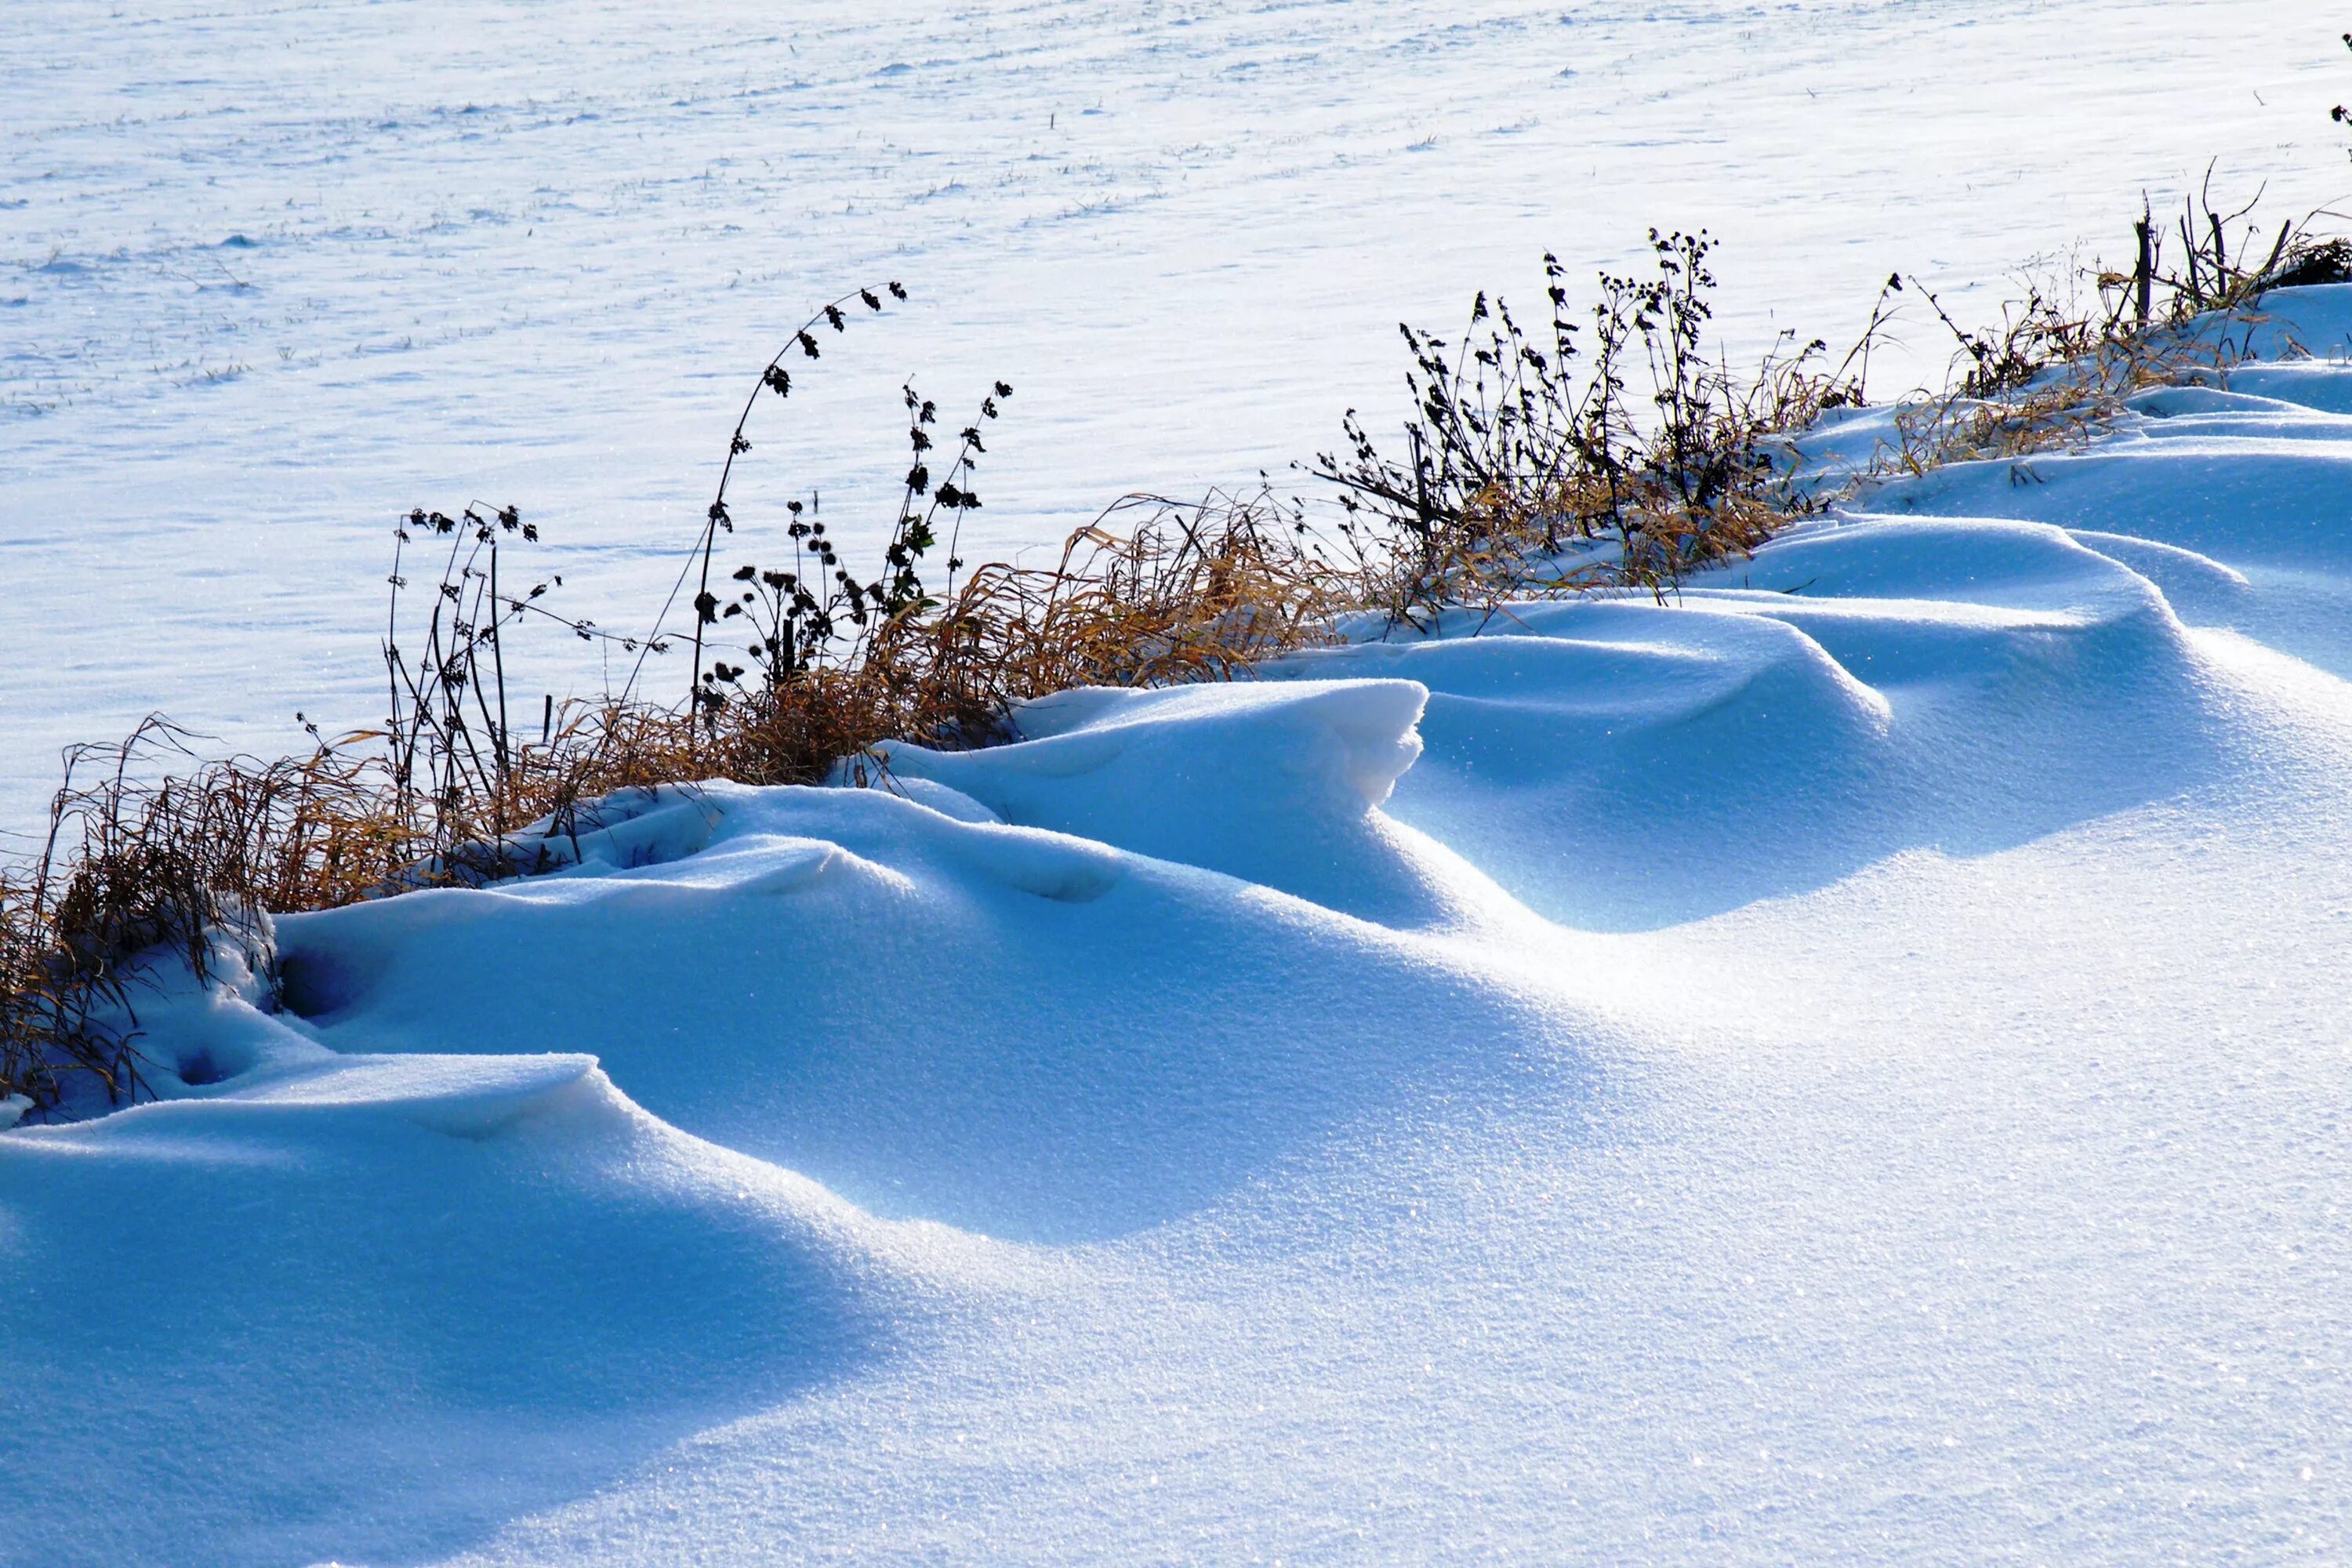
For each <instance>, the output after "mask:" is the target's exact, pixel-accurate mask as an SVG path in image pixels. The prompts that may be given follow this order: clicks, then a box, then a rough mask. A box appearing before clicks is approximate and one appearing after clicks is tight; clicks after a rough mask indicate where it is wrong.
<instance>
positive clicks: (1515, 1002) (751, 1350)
mask: <svg viewBox="0 0 2352 1568" xmlns="http://www.w3.org/2000/svg"><path fill="white" fill-rule="evenodd" d="M2274 304H2275V306H2276V311H2277V316H2278V319H2279V321H2281V322H2282V323H2284V325H2286V326H2294V325H2298V324H2299V325H2300V326H2302V327H2303V328H2305V329H2306V330H2307V331H2309V332H2311V333H2312V334H2313V335H2321V334H2324V333H2325V332H2326V331H2328V330H2331V329H2330V328H2329V327H2328V323H2329V322H2330V321H2333V320H2334V315H2333V314H2332V312H2336V311H2339V310H2341V309H2342V308H2343V306H2342V302H2341V300H2340V298H2339V297H2338V296H2337V295H2336V294H2332V293H2326V292H2315V294H2313V295H2312V296H2310V297H2308V298H2305V299H2286V298H2283V299H2281V300H2276V301H2274ZM2347 384H2352V369H2347V368H2346V366H2344V365H2343V364H2340V363H2317V362H2305V363H2295V364H2287V365H2280V366H2275V367H2263V368H2259V369H2252V370H2248V371H2245V372H2242V373H2235V374H2231V376H2230V377H2228V378H2227V380H2226V382H2223V381H2217V382H2216V383H2215V384H2213V385H2211V386H2208V387H2203V388H2190V389H2181V390H2178V391H2173V392H2168V393H2165V394H2163V395H2155V396H2150V397H2147V398H2143V399H2141V400H2140V401H2139V405H2138V406H2137V409H2136V411H2135V412H2133V413H2132V414H2131V415H2130V416H2128V417H2127V418H2126V420H2125V421H2124V424H2123V426H2122V427H2121V428H2120V429H2119V430H2118V431H2117V432H2116V434H2115V435H2114V436H2112V437H2109V438H2107V439H2105V440H2104V441H2103V442H2101V443H2100V444H2099V445H2098V446H2097V447H2095V448H2094V449H2092V450H2088V451H2085V452H2082V453H2079V454H2063V453H2061V454H2048V455H2042V456H2036V457H2034V458H2030V459H2025V460H2022V461H2021V462H2017V463H2000V464H1985V465H1974V466H1967V467H1961V468H1953V469H1949V470H1946V471H1943V472H1939V473H1937V474H1935V475H1932V476H1929V477H1928V478H1927V479H1923V480H1919V481H1916V482H1907V483H1904V484H1898V485H1891V486H1888V487H1885V488H1883V489H1879V490H1876V491H1874V492H1873V493H1872V494H1871V495H1870V496H1869V497H1868V498H1867V500H1866V510H1854V511H1853V512H1850V513H1846V514H1843V515H1841V516H1839V517H1837V518H1835V519H1833V520H1831V521H1826V522H1823V523H1821V524H1816V525H1808V526H1806V527H1804V528H1801V529H1798V530H1793V531H1790V533H1789V534H1787V535H1785V536H1784V537H1783V538H1782V539H1780V541H1778V542H1774V543H1773V544H1771V545H1769V546H1768V547H1767V548H1765V549H1763V550H1761V551H1759V552H1758V553H1757V555H1756V557H1755V559H1754V560H1753V561H1752V562H1749V563H1744V564H1742V565H1739V566H1737V567H1734V568H1731V569H1728V570H1725V571H1720V572H1717V573H1712V574H1707V575H1706V577H1704V578H1702V579H1700V580H1696V581H1694V582H1693V583H1691V584H1688V585H1687V587H1686V589H1685V592H1684V593H1683V594H1682V595H1679V596H1677V597H1675V598H1671V599H1669V600H1668V601H1667V602H1665V603H1663V604H1662V603H1655V602H1648V601H1641V600H1631V599H1619V600H1606V601H1597V600H1586V601H1579V602H1574V603H1559V604H1528V605H1512V606H1507V608H1506V609H1505V610H1504V611H1503V612H1501V613H1500V614H1498V615H1496V616H1494V617H1493V618H1491V619H1489V620H1486V621H1484V622H1483V623H1477V622H1472V621H1470V620H1468V619H1467V618H1464V619H1458V620H1456V621H1454V622H1450V623H1449V624H1447V625H1445V626H1442V627H1441V628H1439V634H1438V635H1436V636H1433V637H1417V638H1412V639H1406V640H1397V641H1393V642H1388V643H1374V644H1365V645H1360V646H1352V647H1340V648H1334V649H1328V650H1324V651H1321V652H1318V653H1315V654H1311V655H1307V656H1301V657H1299V658H1296V659H1293V660H1290V661H1287V662H1286V663H1285V664H1283V665H1281V666H1278V667H1276V668H1272V669H1269V670H1266V671H1265V672H1264V674H1265V677H1266V678H1265V679H1261V680H1256V681H1251V682H1242V683H1235V684H1234V685H1232V686H1228V687H1221V688H1214V689H1210V688H1200V689H1186V690H1181V691H1160V692H1097V691H1089V692H1076V693H1070V694H1066V695H1065V696H1063V697H1060V698H1057V699H1055V700H1050V701H1047V702H1044V703H1039V704H1035V705H1033V706H1032V707H1030V708H1029V709H1027V710H1024V712H1023V713H1022V714H1020V715H1019V721H1020V723H1021V726H1022V729H1023V732H1024V736H1025V739H1024V740H1023V741H1022V742H1019V743H1018V744H1014V745H1010V746H1006V747H1004V748H1002V749H1000V750H996V751H992V752H982V753H971V754H945V753H934V752H925V751H921V750H919V749H916V748H911V747H901V748H898V749H897V750H896V751H895V752H894V753H893V756H892V773H893V775H894V777H895V778H896V779H897V781H898V791H899V793H898V794H893V793H889V792H887V791H881V790H866V791H854V790H839V789H776V790H754V789H746V788H740V787H736V786H731V785H726V784H709V785H705V786H702V787H700V788H698V789H669V790H662V791H653V792H646V793H645V794H643V795H638V796H635V797H633V798H632V799H631V800H629V801H628V802H626V803H625V809H624V810H622V811H620V812H618V813H616V814H615V815H614V817H613V818H612V819H611V820H610V821H609V822H608V823H607V824H606V825H605V826H604V827H603V828H601V829H600V830H599V831H598V832H597V833H595V834H593V835H591V836H588V837H586V838H585V839H584V840H583V846H582V854H581V857H580V861H579V863H578V864H577V865H574V866H571V867H568V868H564V869H562V870H560V871H557V872H555V873H552V874H550V875H547V876H544V877H539V878H534V879H529V880H524V881H520V882H515V883H510V884H507V885H503V886H500V887H497V888H492V889H480V890H447V891H433V892H425V893H419V894H415V895H411V896H407V897H404V898H401V899H397V900H390V901H386V902H383V903H378V904H374V905H369V906H362V907H357V908H352V909H348V910H337V911H333V912H331V913H325V914H316V915H308V916H301V917H297V918H290V919H287V920H285V921H281V922H280V927H279V934H278V940H279V949H280V952H279V956H280V967H281V972H282V980H283V987H282V995H283V1001H284V1007H285V1010H284V1011H283V1012H281V1013H277V1014H270V1013H268V1012H265V1011H263V1010H262V1005H263V1004H264V1003H265V1002H266V1000H267V995H268V992H267V988H266V987H263V986H261V985H259V984H247V985H245V986H243V987H242V988H231V989H227V990H224V991H219V992H215V993H213V994H202V995H198V994H186V993H181V994H173V995H171V996H167V997H163V998H159V999H157V1000H156V1001H155V1003H154V1004H153V1005H152V1007H151V1008H149V1010H148V1011H147V1012H146V1013H145V1014H143V1015H142V1018H143V1021H144V1022H145V1023H146V1024H147V1026H148V1028H149V1043H150V1046H151V1048H152V1051H153V1052H154V1054H155V1055H156V1057H157V1059H158V1060H159V1061H162V1062H167V1063H169V1064H171V1065H172V1067H173V1072H172V1074H170V1075H169V1077H168V1081H167V1082H166V1083H165V1087H166V1088H167V1089H169V1090H170V1092H171V1094H172V1095H173V1098H172V1099H170V1100H167V1101H166V1102H163V1103H159V1104H152V1105H146V1106H142V1107H141V1108H139V1109H137V1110H131V1111H128V1112H124V1113H121V1114H120V1115H117V1116H113V1117H110V1118H108V1119H105V1120H103V1121H96V1122H92V1123H89V1124H85V1125H79V1126H73V1127H63V1128H34V1129H20V1130H16V1131H7V1132H5V1133H0V1260H5V1261H0V1357H5V1363H6V1364H7V1365H8V1366H9V1367H10V1368H11V1370H12V1372H13V1373H16V1377H17V1382H18V1386H19V1389H20V1394H19V1397H18V1399H17V1401H16V1405H15V1407H14V1410H13V1415H14V1419H13V1420H12V1422H11V1423H10V1425H9V1428H8V1429H7V1430H6V1431H5V1432H0V1459H5V1463H6V1464H7V1466H8V1467H9V1470H10V1473H11V1474H14V1475H16V1476H18V1477H20V1478H22V1479H23V1487H24V1494H25V1496H26V1497H27V1498H28V1499H32V1500H36V1505H37V1506H33V1507H31V1508H29V1509H28V1510H27V1511H26V1517H25V1518H21V1519H20V1520H19V1521H18V1522H17V1524H16V1531H17V1533H16V1535H15V1536H14V1537H12V1538H11V1541H10V1542H9V1543H8V1546H7V1547H6V1548H0V1551H6V1552H18V1553H20V1554H22V1555H23V1556H24V1559H25V1560H26V1561H42V1562H51V1561H57V1562H71V1561H89V1562H108V1563H122V1562H140V1561H152V1562H167V1561H168V1562H187V1561H203V1562H250V1561H299V1560H304V1559H306V1558H316V1557H324V1556H328V1555H333V1556H336V1557H340V1558H342V1559H345V1560H369V1561H403V1562H415V1561H438V1560H465V1561H474V1562H503V1563H525V1562H530V1563H554V1562H562V1563H582V1562H615V1563H618V1562H632V1563H636V1562H671V1561H677V1562H684V1561H713V1560H718V1561H728V1562H758V1561H778V1562H812V1561H841V1560H865V1561H929V1562H979V1561H991V1562H1018V1563H1046V1562H1058V1563H1079V1562H1132V1561H1250V1560H1271V1559H1275V1558H1277V1557H1278V1558H1280V1559H1282V1560H1284V1561H1307V1562H1361V1561H1377V1562H1413V1561H1433V1562H1434V1561H1445V1562H1454V1561H1463V1560H1465V1559H1468V1560H1485V1561H1508V1562H1528V1563H1536V1562H1546V1563H1548V1562H1559V1561H1580V1560H1585V1559H1590V1558H1599V1557H1607V1558H1611V1559H1612V1560H1614V1559H1618V1558H1627V1559H1633V1560H1641V1561H1653V1562H1661V1563H1682V1562H1692V1561H1712V1562H1726V1563H1767V1562H1785V1561H1792V1560H1793V1561H1802V1562H1809V1563H1848V1562H1852V1563H1873V1562H1902V1563H1921V1562H1953V1563H1961V1562H1968V1563H1978V1562H1989V1561H2003V1560H2011V1559H2019V1558H2027V1557H2031V1558H2034V1559H2036V1560H2041V1559H2048V1560H2053V1561H2093V1560H2105V1559H2109V1558H2114V1559H2125V1558H2129V1559H2135V1560H2137V1559H2141V1558H2151V1559H2152V1558H2186V1559H2191V1560H2210V1559H2212V1558H2215V1557H2219V1556H2225V1555H2229V1554H2231V1553H2233V1552H2235V1553H2239V1554H2242V1555H2245V1556H2248V1557H2250V1558H2254V1559H2259V1560H2263V1561H2276V1562H2294V1561H2312V1562H2324V1561H2328V1560H2331V1559H2332V1558H2333V1557H2335V1556H2338V1555H2340V1554H2341V1551H2342V1547H2343V1543H2344V1542H2345V1541H2346V1540H2347V1539H2352V1510H2347V1498H2352V1489H2347V1487H2346V1486H2345V1485H2344V1479H2345V1478H2346V1477H2347V1475H2352V1439H2347V1433H2352V1355H2347V1348H2346V1342H2345V1339H2344V1336H2343V1334H2342V1333H2341V1331H2340V1328H2339V1326H2338V1323H2337V1319H2338V1318H2339V1317H2340V1310H2339V1309H2338V1305H2337V1304H2338V1303H2339V1302H2340V1300H2342V1299H2343V1294H2344V1289H2345V1286H2346V1281H2347V1279H2352V1226H2347V1220H2346V1217H2345V1215H2344V1213H2343V1205H2342V1204H2341V1203H2340V1202H2339V1201H2338V1196H2339V1195H2340V1194H2342V1193H2343V1192H2344V1191H2346V1190H2347V1186H2352V1150H2347V1145H2346V1143H2345V1142H2344V1140H2343V1138H2342V1136H2341V1133H2342V1130H2343V1128H2344V1127H2346V1126H2347V1125H2352V1059H2347V1040H2346V1036H2345V1032H2344V1029H2343V1026H2342V1020H2341V1017H2340V1013H2341V1001H2342V997H2343V994H2344V991H2345V984H2346V981H2347V975H2352V966H2347V961H2346V959H2345V956H2344V954H2345V952H2346V948H2345V942H2346V938H2347V933H2348V932H2352V896H2347V887H2346V883H2345V879H2344V878H2343V875H2342V873H2341V868H2342V867H2343V866H2344V865H2346V864H2347V863H2352V785H2347V780H2352V686H2347V681H2346V679H2345V673H2346V661H2347V658H2352V614H2348V613H2347V610H2348V609H2352V606H2347V603H2346V600H2345V597H2344V595H2345V593H2346V591H2347V588H2346V585H2347V582H2352V561H2347V556H2346V552H2345V528H2344V520H2343V518H2342V516H2341V509H2340V506H2339V505H2338V502H2337V496H2338V490H2337V489H2336V485H2335V482H2334V481H2335V479H2336V478H2337V477H2338V476H2337V473H2336V470H2337V468H2339V467H2340V466H2341V465H2343V464H2346V463H2347V462H2352V418H2347V416H2345V415H2343V414H2340V413H2337V412H2335V411H2334V410H2335V409H2336V408H2337V407H2339V406H2343V407H2352V393H2347V390H2346V388H2347ZM1845 433H1846V434H1847V435H1853V434H1854V433H1853V431H1850V430H1849V431H1847V432H1845ZM126 1497H128V1498H131V1499H135V1500H136V1503H137V1506H135V1507H128V1506H125V1502H124V1500H125V1498H126Z"/></svg>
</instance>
